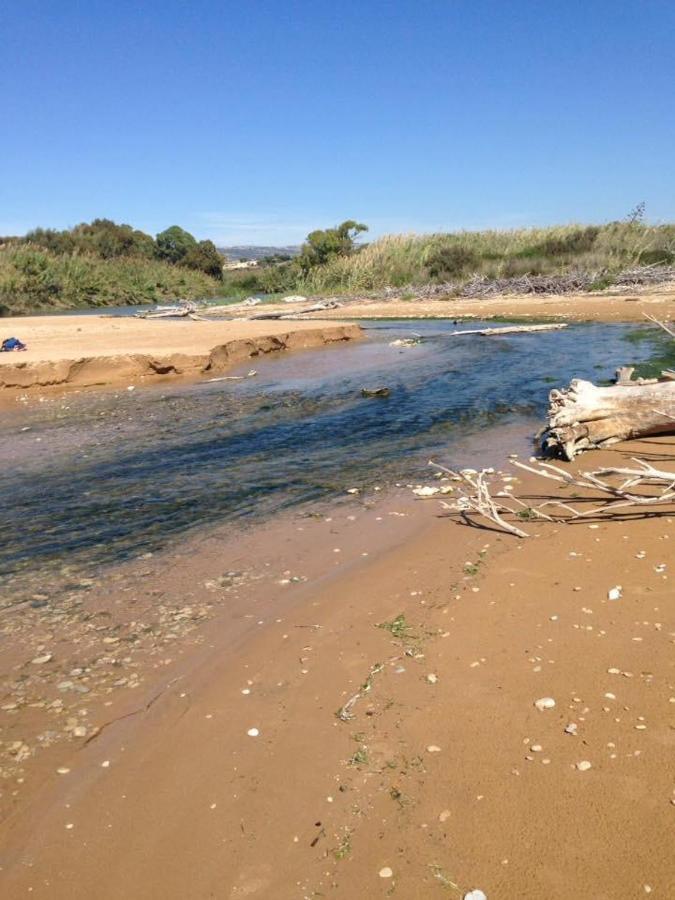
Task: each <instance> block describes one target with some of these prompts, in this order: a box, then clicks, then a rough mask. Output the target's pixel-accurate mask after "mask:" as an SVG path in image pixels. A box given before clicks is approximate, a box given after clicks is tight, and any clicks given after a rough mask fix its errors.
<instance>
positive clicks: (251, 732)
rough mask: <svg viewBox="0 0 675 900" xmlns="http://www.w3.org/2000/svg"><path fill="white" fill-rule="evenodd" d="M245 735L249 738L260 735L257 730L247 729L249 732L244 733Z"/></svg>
mask: <svg viewBox="0 0 675 900" xmlns="http://www.w3.org/2000/svg"><path fill="white" fill-rule="evenodd" d="M246 734H247V735H248V736H249V737H258V735H259V734H260V732H259V731H258V729H257V728H249V730H248V731H247V732H246Z"/></svg>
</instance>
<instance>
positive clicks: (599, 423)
mask: <svg viewBox="0 0 675 900" xmlns="http://www.w3.org/2000/svg"><path fill="white" fill-rule="evenodd" d="M626 375H628V377H626ZM664 376H665V380H663V381H657V382H653V381H651V380H647V381H646V383H640V382H639V381H637V382H636V381H630V373H629V372H628V371H627V370H619V372H618V377H617V384H615V385H612V386H610V387H598V386H597V385H595V384H592V383H591V382H590V381H581V380H579V379H575V380H574V381H572V383H571V384H570V386H569V387H568V388H565V389H563V390H554V391H551V393H550V395H549V402H550V406H549V410H548V428H547V429H546V431H545V432H544V440H543V446H544V450H545V451H546V452H547V453H549V454H553V455H556V456H562V457H563V458H564V459H568V460H572V459H574V457H575V456H576V455H577V454H578V453H580V452H581V451H583V450H590V449H595V448H599V447H607V446H609V445H610V444H615V443H617V442H618V441H625V440H629V439H630V438H640V437H647V436H649V435H656V434H668V433H673V432H675V381H673V380H672V378H670V373H664Z"/></svg>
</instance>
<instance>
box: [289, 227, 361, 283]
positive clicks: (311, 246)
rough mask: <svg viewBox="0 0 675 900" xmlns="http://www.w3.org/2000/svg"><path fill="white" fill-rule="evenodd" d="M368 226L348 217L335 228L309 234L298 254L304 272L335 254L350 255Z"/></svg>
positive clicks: (321, 263)
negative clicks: (356, 241)
mask: <svg viewBox="0 0 675 900" xmlns="http://www.w3.org/2000/svg"><path fill="white" fill-rule="evenodd" d="M363 231H368V226H367V225H363V224H361V223H360V222H355V221H354V220H353V219H348V220H347V221H346V222H343V223H342V224H341V225H336V226H335V228H325V229H318V230H317V231H312V233H311V234H308V235H307V240H306V241H305V243H304V244H303V245H302V250H301V251H300V255H299V256H298V263H299V265H300V267H301V269H302V270H303V272H308V271H309V270H310V269H313V268H314V267H315V266H321V265H323V264H324V263H326V262H328V260H329V259H331V258H332V257H334V256H349V255H350V254H351V253H353V252H354V240H355V238H356V237H357V235H359V234H361V232H363Z"/></svg>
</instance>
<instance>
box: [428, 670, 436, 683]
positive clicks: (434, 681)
mask: <svg viewBox="0 0 675 900" xmlns="http://www.w3.org/2000/svg"><path fill="white" fill-rule="evenodd" d="M427 681H428V682H429V684H436V682H437V681H438V675H434V674H433V672H432V673H431V674H430V675H427Z"/></svg>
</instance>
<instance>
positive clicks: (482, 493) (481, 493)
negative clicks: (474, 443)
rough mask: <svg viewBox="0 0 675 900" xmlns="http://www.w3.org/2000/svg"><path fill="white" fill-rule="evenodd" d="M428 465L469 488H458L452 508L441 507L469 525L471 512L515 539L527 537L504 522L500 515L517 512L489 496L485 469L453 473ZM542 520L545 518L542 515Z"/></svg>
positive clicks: (442, 503)
mask: <svg viewBox="0 0 675 900" xmlns="http://www.w3.org/2000/svg"><path fill="white" fill-rule="evenodd" d="M429 465H430V466H434V468H436V469H440V471H441V472H446V473H447V474H448V475H450V476H451V477H452V478H454V479H455V481H460V482H462V484H463V485H465V486H466V487H469V488H470V491H466V490H462V489H461V488H460V495H459V498H458V500H457V503H456V504H455V505H454V506H453V505H451V504H449V503H446V502H445V501H441V505H442V506H443V507H444V508H445V509H451V510H454V511H456V512H459V513H460V514H461V516H462V518H464V519H465V520H466V521H467V522H468V523H469V524H470V523H471V519H470V518H469V512H470V511H471V512H474V513H477V514H478V515H479V516H482V517H483V518H484V519H488V520H489V521H490V522H493V523H494V524H495V525H497V526H498V527H499V528H502V529H503V530H504V531H508V532H509V533H510V534H515V535H516V537H520V538H526V537H529V535H528V534H527V532H525V531H523V530H522V528H518V527H517V526H516V525H512V524H511V523H510V522H507V521H505V520H504V518H503V516H502V513H505V512H506V513H511V514H512V515H517V511H515V510H513V509H512V508H511V507H510V506H507V505H506V504H504V503H499V502H497V501H496V500H495V499H494V498H493V497H492V496H491V495H490V485H489V481H488V475H489V474H490V473H489V472H488V471H487V470H486V469H483V470H481V471H480V472H473V471H472V470H469V469H463V470H461V471H459V472H454V471H453V470H452V469H447V468H446V467H445V466H442V465H440V464H439V463H435V462H433V461H432V460H430V461H429ZM512 499H513V498H512ZM542 518H547V517H546V516H544V515H542Z"/></svg>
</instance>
